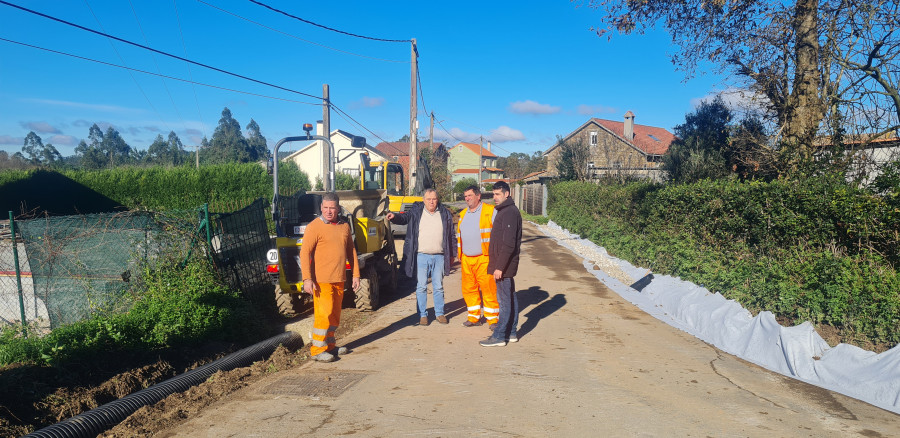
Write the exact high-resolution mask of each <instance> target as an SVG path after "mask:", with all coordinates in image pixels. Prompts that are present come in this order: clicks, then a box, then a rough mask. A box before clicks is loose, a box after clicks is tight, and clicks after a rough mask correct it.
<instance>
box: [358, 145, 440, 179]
mask: <svg viewBox="0 0 900 438" xmlns="http://www.w3.org/2000/svg"><path fill="white" fill-rule="evenodd" d="M428 147H429V146H428V142H427V141H417V142H416V150H417V151H418V152H417V153H418V154H419V156H421V154H422V151H426V150H428ZM375 149H378V152H379V153H380V154H381V155H382V156H384V157H386V158H385V159H386V160H388V161H393V162H395V163H400V165H401V166H403V177H404V178H405V179H406V182H407V183H409V176H410V175H409V142H406V141H383V142H381V143H378V145H376V146H375ZM431 152H432V154H431V156H432V157H434V159H435V160H438V161H439V162H441V163H442V164H444V165H446V164H447V148H446V147H445V146H444V144H443V143H441V142H436V143H434V146H432V148H431ZM373 161H374V158H373Z"/></svg>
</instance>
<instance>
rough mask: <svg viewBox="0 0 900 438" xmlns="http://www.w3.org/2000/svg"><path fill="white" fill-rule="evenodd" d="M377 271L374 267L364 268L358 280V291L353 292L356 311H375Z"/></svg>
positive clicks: (377, 291)
mask: <svg viewBox="0 0 900 438" xmlns="http://www.w3.org/2000/svg"><path fill="white" fill-rule="evenodd" d="M379 289H380V288H379V286H378V271H377V270H375V266H366V268H365V269H364V272H363V274H362V277H361V278H360V279H359V289H358V290H357V291H355V292H354V295H355V296H354V300H353V301H354V302H355V303H356V308H357V309H358V310H375V309H377V308H378V299H379V296H378V295H379Z"/></svg>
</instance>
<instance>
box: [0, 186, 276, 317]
mask: <svg viewBox="0 0 900 438" xmlns="http://www.w3.org/2000/svg"><path fill="white" fill-rule="evenodd" d="M269 210H270V208H269V206H268V205H267V203H265V202H264V201H263V200H262V199H257V200H255V201H253V202H251V203H250V205H248V206H246V207H244V208H241V209H239V210H237V211H233V212H225V213H209V212H208V210H207V208H206V206H204V207H201V208H197V209H193V210H186V211H185V210H182V211H167V212H163V213H159V212H122V213H101V214H90V215H77V216H60V217H44V218H38V219H26V220H19V219H16V220H14V221H5V223H4V222H0V324H4V323H5V324H17V323H21V322H22V315H23V314H24V317H25V320H26V321H27V322H28V324H31V325H32V326H34V327H35V328H37V329H39V331H47V330H50V329H53V328H55V327H58V326H60V325H63V324H68V323H72V322H75V321H79V320H81V319H84V318H87V317H89V316H91V315H93V314H96V313H100V312H119V311H124V310H126V309H128V308H129V307H130V306H131V304H132V302H133V299H134V297H133V296H131V295H130V294H129V288H128V287H127V286H128V284H127V283H129V282H130V281H132V280H133V279H136V278H137V276H139V275H140V272H139V271H140V269H141V268H142V266H146V265H148V264H150V265H152V264H153V263H154V262H155V261H156V260H158V259H160V257H167V258H169V259H172V258H173V257H182V258H185V259H186V258H187V257H189V256H190V255H191V254H193V255H198V254H203V255H209V256H210V257H211V259H212V261H213V262H214V263H215V265H216V267H217V269H218V270H219V272H220V274H221V275H222V277H223V279H224V280H225V281H226V282H227V283H228V284H230V285H231V286H232V287H233V288H235V289H237V290H241V291H242V292H243V294H244V296H245V297H246V298H247V299H249V300H251V301H255V302H258V303H263V304H264V303H266V302H267V301H265V300H271V299H272V297H271V296H272V285H271V281H270V280H269V278H268V277H267V275H266V273H265V255H266V251H267V250H268V249H269V248H270V246H271V238H270V228H271V227H272V225H271V220H270V218H269V216H270V214H269ZM11 224H12V225H14V227H13V226H11ZM13 232H14V233H15V239H14V238H13ZM16 262H18V263H16ZM20 290H21V293H20Z"/></svg>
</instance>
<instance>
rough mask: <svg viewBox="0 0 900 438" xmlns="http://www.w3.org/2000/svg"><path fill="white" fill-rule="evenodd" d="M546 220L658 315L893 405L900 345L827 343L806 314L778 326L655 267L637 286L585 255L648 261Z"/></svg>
mask: <svg viewBox="0 0 900 438" xmlns="http://www.w3.org/2000/svg"><path fill="white" fill-rule="evenodd" d="M546 227H548V228H550V229H551V230H552V231H555V232H554V233H551V234H559V232H563V233H565V235H567V237H566V238H565V239H559V238H556V240H557V242H558V243H559V244H561V245H563V246H565V247H567V248H568V249H570V250H572V251H573V252H574V253H576V254H578V255H580V256H582V257H585V258H586V259H585V261H584V267H585V269H587V270H588V271H589V272H591V273H592V274H593V275H594V276H596V277H597V278H598V279H600V280H601V281H603V283H604V284H606V285H607V286H608V287H609V288H610V289H612V290H613V291H615V292H616V293H617V294H619V295H620V296H621V297H622V298H624V299H626V300H628V301H630V302H631V303H632V304H634V305H636V306H638V307H639V308H640V309H641V310H643V311H645V312H647V313H648V314H650V315H652V316H654V317H656V318H657V319H659V320H661V321H663V322H666V323H668V324H669V325H671V326H673V327H676V328H678V329H680V330H683V331H685V332H687V333H690V334H691V335H694V336H696V337H697V338H699V339H701V340H703V341H705V342H708V343H710V344H712V345H715V346H716V347H718V348H719V349H721V350H723V351H725V352H727V353H730V354H733V355H735V356H738V357H740V358H742V359H745V360H747V361H750V362H753V363H755V364H757V365H760V366H762V367H764V368H767V369H769V370H772V371H775V372H778V373H780V374H783V375H785V376H789V377H793V378H796V379H799V380H802V381H804V382H807V383H810V384H813V385H816V386H820V387H822V388H826V389H829V390H832V391H835V392H839V393H841V394H844V395H847V396H850V397H853V398H856V399H859V400H862V401H865V402H867V403H871V404H873V405H875V406H878V407H881V408H883V409H887V410H889V411H892V412H895V413H900V345H898V346H895V347H894V348H892V349H890V350H888V351H885V352H883V353H879V354H876V353H874V352H871V351H867V350H863V349H861V348H859V347H856V346H853V345H848V344H839V345H837V346H836V347H833V348H832V347H829V346H828V343H826V342H825V340H824V339H822V337H821V336H819V334H818V333H816V331H815V330H814V329H813V325H812V324H811V323H810V322H808V321H807V322H804V323H802V324H800V325H797V326H794V327H782V326H781V325H780V324H778V322H777V321H776V320H775V317H774V315H773V314H772V313H771V312H760V313H759V314H758V315H756V316H753V315H751V314H750V312H749V311H748V310H746V309H744V308H743V307H741V305H740V304H738V303H737V302H736V301H734V300H728V299H726V298H725V297H723V296H722V295H721V294H719V293H718V292H716V293H713V292H710V291H709V290H707V289H705V288H703V287H700V286H697V285H696V284H693V283H690V282H687V281H683V280H680V279H678V278H675V277H670V276H666V275H657V274H654V279H653V281H651V282H650V284H649V285H647V286H646V287H644V288H643V289H642V290H641V291H640V292H638V291H636V290H634V289H632V288H631V287H629V286H628V285H625V284H623V283H622V282H621V281H619V280H616V279H614V278H612V277H611V276H609V275H607V274H606V273H605V272H603V271H602V270H597V269H593V268H594V263H592V260H593V259H592V257H596V255H597V254H598V253H599V255H600V256H602V257H605V258H606V259H608V260H609V261H611V262H613V263H615V264H617V265H618V266H619V267H620V269H621V270H622V271H624V272H625V273H626V274H628V275H629V276H631V277H632V278H634V279H638V278H641V277H643V276H644V275H645V274H646V273H647V268H640V267H635V266H632V265H631V264H630V263H628V262H626V261H624V260H619V259H616V258H615V257H612V256H610V255H609V254H608V253H607V252H606V250H605V249H604V248H602V247H599V246H597V245H595V244H594V243H592V242H590V241H588V240H585V239H580V238H579V237H578V236H576V235H573V234H571V233H569V232H568V231H566V230H563V229H562V228H560V227H559V226H558V225H556V224H555V223H553V222H550V223H549V225H547V226H546ZM542 228H543V227H542ZM586 253H593V254H586Z"/></svg>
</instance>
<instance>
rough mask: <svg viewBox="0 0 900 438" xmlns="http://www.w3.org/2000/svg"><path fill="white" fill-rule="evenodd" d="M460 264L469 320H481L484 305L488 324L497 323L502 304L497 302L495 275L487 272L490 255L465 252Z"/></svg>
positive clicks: (463, 294) (463, 293)
mask: <svg viewBox="0 0 900 438" xmlns="http://www.w3.org/2000/svg"><path fill="white" fill-rule="evenodd" d="M459 264H460V265H461V266H462V296H463V300H465V301H466V308H467V309H468V310H469V322H478V321H480V320H481V309H482V307H483V308H484V318H485V319H486V320H487V322H488V324H495V323H496V322H497V318H498V317H499V316H500V304H498V303H497V283H496V282H495V281H494V276H493V275H491V274H488V272H487V265H488V256H486V255H479V256H475V257H469V256H467V255H465V254H463V256H462V259H461V260H460V261H459ZM479 289H480V293H479Z"/></svg>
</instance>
